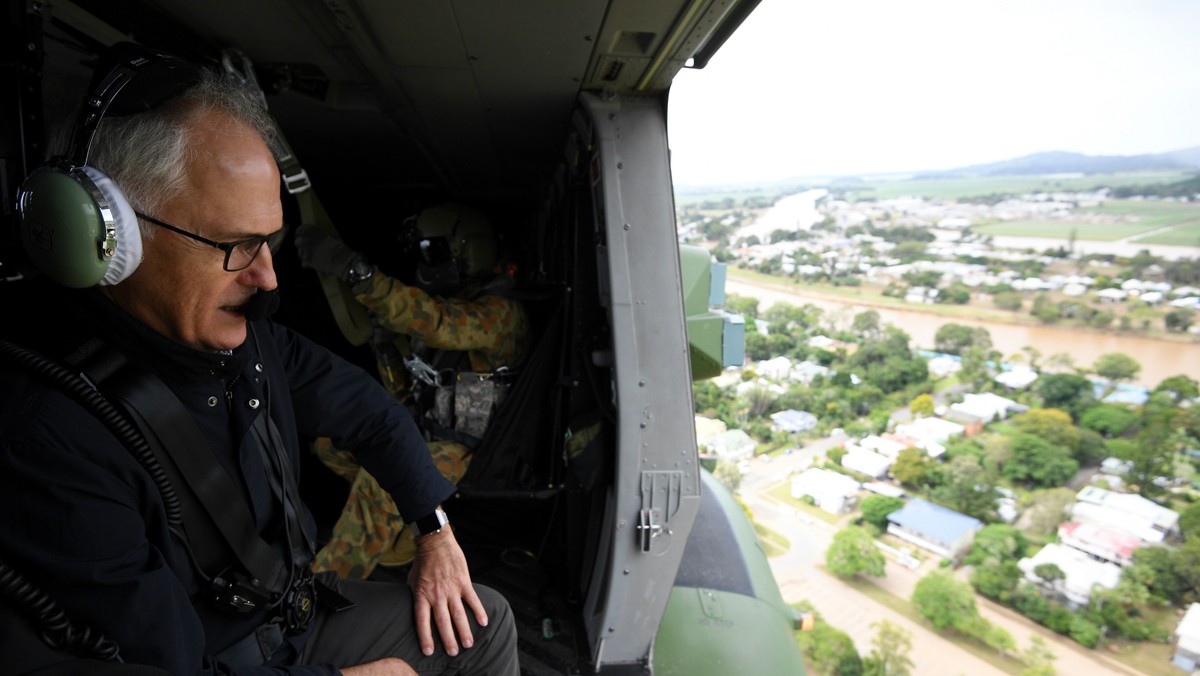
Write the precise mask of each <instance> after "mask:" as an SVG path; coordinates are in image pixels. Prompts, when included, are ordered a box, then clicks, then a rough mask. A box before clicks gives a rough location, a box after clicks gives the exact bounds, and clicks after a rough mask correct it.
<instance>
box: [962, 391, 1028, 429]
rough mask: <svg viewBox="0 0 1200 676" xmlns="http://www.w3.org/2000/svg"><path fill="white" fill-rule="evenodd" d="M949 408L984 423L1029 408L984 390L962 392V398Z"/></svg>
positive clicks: (1001, 418)
mask: <svg viewBox="0 0 1200 676" xmlns="http://www.w3.org/2000/svg"><path fill="white" fill-rule="evenodd" d="M950 410H951V411H957V412H960V413H965V414H967V415H970V416H974V417H976V418H978V419H980V420H982V421H983V422H984V423H985V424H986V423H990V422H993V421H996V420H1004V419H1005V418H1007V417H1008V416H1009V414H1010V413H1022V412H1024V411H1027V410H1029V407H1028V406H1025V405H1023V404H1019V403H1017V402H1015V401H1013V400H1012V399H1009V398H1007V397H1001V396H1000V395H998V394H993V393H991V392H984V393H982V394H964V395H963V400H962V401H960V402H959V403H957V404H953V405H951V406H950Z"/></svg>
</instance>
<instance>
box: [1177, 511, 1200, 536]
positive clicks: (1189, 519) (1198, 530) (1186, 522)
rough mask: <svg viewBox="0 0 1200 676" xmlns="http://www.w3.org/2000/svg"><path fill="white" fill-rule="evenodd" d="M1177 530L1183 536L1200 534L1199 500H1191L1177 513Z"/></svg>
mask: <svg viewBox="0 0 1200 676" xmlns="http://www.w3.org/2000/svg"><path fill="white" fill-rule="evenodd" d="M1179 530H1180V531H1181V532H1182V533H1183V537H1185V538H1186V537H1190V536H1192V535H1200V502H1193V503H1192V504H1190V505H1188V506H1187V507H1184V509H1183V511H1182V512H1180V513H1179Z"/></svg>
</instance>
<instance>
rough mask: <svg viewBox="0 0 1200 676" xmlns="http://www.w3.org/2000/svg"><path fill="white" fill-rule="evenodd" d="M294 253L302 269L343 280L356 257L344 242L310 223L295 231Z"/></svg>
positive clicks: (354, 252) (356, 253) (353, 251)
mask: <svg viewBox="0 0 1200 676" xmlns="http://www.w3.org/2000/svg"><path fill="white" fill-rule="evenodd" d="M296 253H297V254H298V255H299V256H300V264H301V265H303V266H304V267H306V268H309V269H310V270H316V271H317V272H323V273H325V274H327V275H329V276H331V277H336V278H337V279H345V277H346V271H347V269H349V267H350V263H351V262H352V261H353V260H354V259H355V258H357V257H358V252H357V251H355V250H354V249H351V248H350V247H348V246H346V243H345V242H343V241H342V240H340V239H338V238H337V237H336V236H334V235H331V234H329V232H327V231H326V230H325V229H324V228H322V227H321V226H319V225H315V224H312V223H305V224H304V225H301V226H300V227H299V228H297V229H296Z"/></svg>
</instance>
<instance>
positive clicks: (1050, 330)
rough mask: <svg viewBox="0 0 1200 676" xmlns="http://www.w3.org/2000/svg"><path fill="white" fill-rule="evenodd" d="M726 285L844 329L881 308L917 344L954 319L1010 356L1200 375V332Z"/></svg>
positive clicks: (1140, 380) (1144, 374)
mask: <svg viewBox="0 0 1200 676" xmlns="http://www.w3.org/2000/svg"><path fill="white" fill-rule="evenodd" d="M725 290H726V292H728V293H735V294H737V295H739V296H749V297H751V298H757V299H758V300H759V312H762V311H763V310H765V309H766V308H768V307H770V306H771V305H772V304H773V303H780V302H782V303H792V304H795V305H803V304H805V303H811V304H812V305H815V306H817V307H819V308H821V309H822V310H824V311H825V313H826V317H827V318H828V319H830V320H832V321H833V322H834V324H835V325H836V326H837V327H838V328H845V329H849V328H850V323H851V322H852V321H853V319H854V315H856V314H858V313H860V312H863V311H865V310H875V311H876V312H878V313H879V317H880V319H882V320H883V321H884V322H887V323H890V324H893V325H895V326H897V327H899V328H901V329H903V330H904V332H905V333H907V334H908V335H909V336H911V337H912V339H913V345H914V347H917V348H922V349H931V348H932V347H933V338H934V335H935V334H936V333H937V330H938V328H939V327H941V325H942V324H945V323H948V322H954V323H956V324H965V325H969V326H981V327H983V328H985V329H987V330H988V333H989V334H990V335H991V337H992V344H993V346H994V347H995V348H996V349H997V350H999V351H1000V353H1001V354H1003V355H1004V356H1005V357H1006V358H1007V357H1008V356H1009V355H1012V354H1015V353H1020V352H1021V348H1023V347H1025V346H1030V347H1033V348H1035V349H1037V350H1038V351H1039V352H1040V353H1041V355H1042V356H1041V360H1042V361H1043V362H1044V361H1045V360H1046V358H1047V357H1049V356H1050V355H1053V354H1057V353H1060V352H1065V353H1067V354H1069V355H1071V358H1072V359H1073V360H1074V364H1075V365H1076V366H1079V367H1090V366H1091V365H1092V363H1093V362H1095V360H1096V358H1097V357H1099V356H1100V355H1102V354H1105V353H1108V352H1124V353H1125V354H1127V355H1129V356H1131V357H1133V358H1134V359H1136V360H1137V361H1138V363H1140V364H1141V365H1142V370H1141V372H1140V373H1139V374H1138V376H1137V378H1135V379H1134V381H1133V382H1134V383H1135V384H1137V385H1145V386H1147V387H1154V386H1155V385H1158V383H1160V382H1162V380H1163V379H1165V378H1169V377H1170V376H1173V375H1180V374H1182V375H1186V376H1188V377H1190V378H1194V379H1196V380H1200V337H1196V338H1195V339H1194V340H1193V342H1186V343H1185V342H1175V341H1169V340H1159V339H1154V338H1145V337H1142V336H1130V335H1117V334H1109V333H1099V332H1092V331H1078V330H1072V329H1068V328H1060V327H1055V326H1033V325H1022V324H1005V323H1002V322H995V321H985V320H977V319H966V318H959V317H944V316H941V315H937V314H933V313H930V312H920V311H916V310H902V309H894V308H886V307H874V306H867V305H857V304H852V303H846V302H841V301H838V300H831V299H829V298H828V297H817V296H811V297H810V296H805V295H803V294H802V293H801V292H800V290H797V291H790V290H780V289H777V288H774V287H771V286H765V285H759V284H755V283H752V282H749V281H747V280H743V279H735V278H733V277H732V276H730V277H729V278H728V279H727V280H726V284H725Z"/></svg>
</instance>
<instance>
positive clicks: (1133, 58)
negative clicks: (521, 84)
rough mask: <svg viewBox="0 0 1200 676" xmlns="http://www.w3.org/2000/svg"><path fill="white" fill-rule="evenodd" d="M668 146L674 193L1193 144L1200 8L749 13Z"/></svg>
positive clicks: (684, 109) (1091, 3)
mask: <svg viewBox="0 0 1200 676" xmlns="http://www.w3.org/2000/svg"><path fill="white" fill-rule="evenodd" d="M669 133H670V142H671V150H672V169H673V173H674V178H675V183H676V185H677V186H680V187H685V186H688V185H707V184H717V183H727V182H752V181H762V180H772V179H782V178H789V177H794V176H813V175H842V174H855V173H873V172H903V171H913V170H922V169H949V168H953V167H958V166H964V165H969V164H978V163H984V162H993V161H998V160H1003V159H1009V158H1013V157H1020V156H1022V155H1027V154H1030V153H1034V152H1041V151H1048V150H1067V151H1074V152H1081V153H1086V154H1091V155H1133V154H1140V153H1154V152H1163V151H1168V150H1179V149H1182V148H1189V147H1194V146H1200V1H1198V0H1002V1H1001V0H987V1H985V0H763V1H762V4H760V5H759V6H758V8H757V9H756V10H755V11H754V12H753V13H752V14H751V15H750V17H749V18H748V19H747V20H746V22H745V23H743V24H742V27H741V28H740V29H739V30H738V31H737V32H736V33H735V34H734V35H733V36H732V37H731V38H730V39H729V41H728V42H726V43H725V46H724V47H723V48H722V49H721V51H719V52H718V53H717V55H716V56H715V57H713V59H712V60H711V61H710V62H709V64H708V66H707V67H706V68H704V69H702V70H692V69H685V70H684V71H683V72H681V73H680V74H679V75H678V76H676V78H675V82H674V85H673V86H672V90H671V100H670V121H669Z"/></svg>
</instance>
